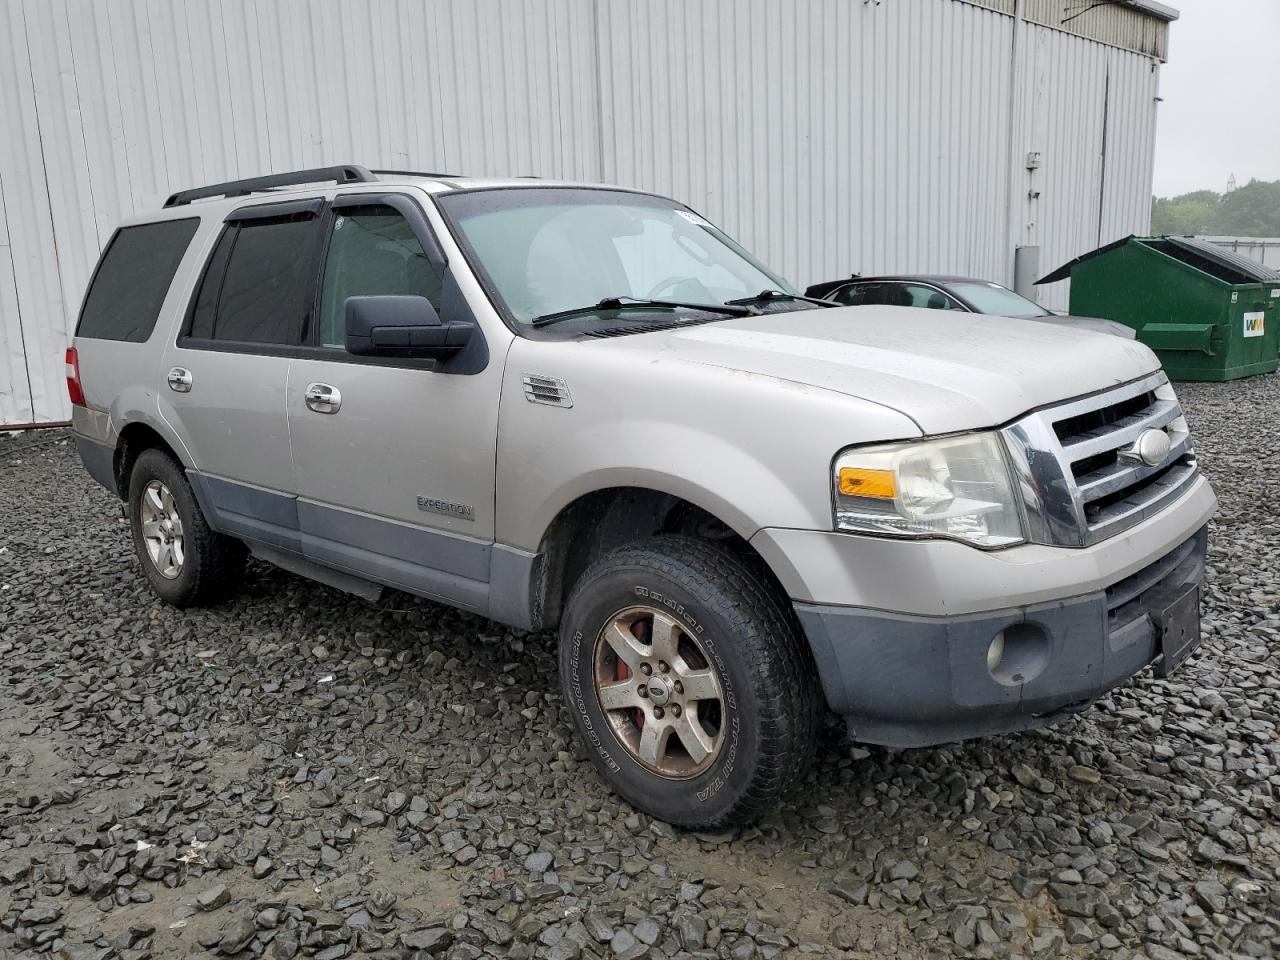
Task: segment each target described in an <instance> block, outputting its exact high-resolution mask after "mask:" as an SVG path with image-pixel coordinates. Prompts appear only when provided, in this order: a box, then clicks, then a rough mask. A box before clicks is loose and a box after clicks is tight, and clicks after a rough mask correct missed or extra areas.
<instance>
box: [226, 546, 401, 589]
mask: <svg viewBox="0 0 1280 960" xmlns="http://www.w3.org/2000/svg"><path fill="white" fill-rule="evenodd" d="M249 552H250V553H252V554H253V555H254V556H255V557H257V558H258V559H259V560H265V561H266V562H267V563H270V564H272V565H274V566H277V567H279V568H280V569H281V570H288V571H289V572H290V573H296V574H297V575H298V576H300V577H306V578H307V579H309V580H315V581H316V582H317V583H323V584H324V585H325V586H327V587H333V588H334V589H336V590H342V591H344V592H346V593H353V594H355V595H356V596H357V597H361V598H363V599H365V600H368V601H370V602H372V603H376V602H377V601H378V600H380V599H381V598H382V591H383V589H384V588H383V586H382V584H380V583H373V582H372V581H369V580H365V579H364V578H363V577H357V576H354V575H353V574H350V573H343V572H342V571H341V570H335V569H333V567H326V566H324V565H323V564H320V563H316V562H315V561H314V560H308V559H307V558H306V557H300V556H298V555H297V554H296V553H290V552H289V551H287V550H281V549H279V548H277V547H272V546H268V545H267V544H265V543H256V542H251V543H250V544H249Z"/></svg>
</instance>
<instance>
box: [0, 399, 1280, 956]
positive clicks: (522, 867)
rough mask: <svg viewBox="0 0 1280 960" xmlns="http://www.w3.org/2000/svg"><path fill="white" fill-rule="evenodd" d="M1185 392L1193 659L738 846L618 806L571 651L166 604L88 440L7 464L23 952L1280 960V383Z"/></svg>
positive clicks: (6, 554) (920, 759)
mask: <svg viewBox="0 0 1280 960" xmlns="http://www.w3.org/2000/svg"><path fill="white" fill-rule="evenodd" d="M1181 394H1182V397H1183V400H1184V402H1185V404H1186V406H1187V407H1188V409H1189V411H1190V413H1191V415H1192V420H1193V426H1194V427H1195V429H1196V431H1197V436H1198V443H1199V448H1200V451H1201V454H1202V457H1203V462H1204V465H1205V469H1206V470H1207V472H1208V473H1209V475H1210V476H1211V477H1212V478H1213V479H1214V481H1215V483H1216V486H1217V490H1218V493H1219V496H1220V497H1221V500H1222V510H1221V513H1220V514H1219V517H1218V519H1217V522H1216V524H1215V529H1214V534H1213V538H1212V542H1211V546H1210V551H1211V562H1210V572H1209V583H1208V587H1207V592H1206V597H1205V600H1206V606H1205V613H1206V620H1205V629H1206V643H1205V646H1204V648H1203V649H1202V651H1201V652H1200V653H1199V654H1198V655H1197V656H1195V657H1194V658H1193V659H1192V660H1191V661H1189V663H1188V664H1187V665H1186V666H1184V667H1183V669H1182V670H1181V671H1180V672H1179V673H1178V674H1177V675H1176V676H1175V677H1174V678H1173V679H1172V680H1171V681H1159V680H1156V679H1154V678H1153V677H1151V676H1150V675H1149V674H1148V675H1145V676H1143V677H1140V678H1139V679H1138V680H1137V681H1136V682H1134V683H1133V684H1132V685H1130V686H1127V687H1124V688H1123V689H1121V690H1119V691H1116V692H1115V693H1113V694H1112V695H1111V696H1109V697H1107V698H1106V699H1105V700H1104V701H1103V702H1102V703H1100V704H1099V705H1098V706H1097V707H1095V708H1094V709H1093V710H1091V711H1089V712H1087V713H1085V714H1084V715H1082V716H1080V717H1077V718H1073V719H1072V720H1070V721H1067V722H1065V723H1064V724H1063V725H1061V726H1059V727H1057V728H1055V729H1053V730H1049V731H1043V732H1040V733H1036V734H1027V735H1023V736H1015V737H1004V738H999V739H992V740H986V741H979V742H975V743H968V744H963V745H958V746H949V747H943V748H936V749H929V750H914V751H886V750H880V749H870V750H868V749H863V748H860V747H858V746H856V745H854V744H852V743H850V742H849V741H848V740H847V738H846V737H845V736H844V734H843V732H842V730H841V728H840V727H839V726H838V725H837V724H835V723H834V722H833V723H832V724H830V725H829V727H828V728H827V729H826V730H825V731H824V734H823V738H822V741H821V743H820V744H819V750H818V759H817V762H816V764H815V766H814V768H813V771H812V773H811V774H810V776H809V779H808V781H807V783H806V784H805V785H804V788H803V790H801V791H799V793H798V794H797V796H796V798H795V799H793V800H792V801H791V802H789V803H788V804H786V805H785V806H784V807H783V808H782V809H781V810H780V811H779V812H778V813H777V814H776V815H775V816H773V817H771V818H770V819H768V820H767V821H765V822H763V823H761V824H759V825H758V826H757V827H754V828H751V829H747V830H742V831H737V832H733V833H726V834H690V833H677V832H675V831H673V830H672V829H671V828H669V827H667V826H665V825H663V824H661V823H657V822H654V821H652V820H650V819H648V818H647V817H645V816H642V815H639V814H637V813H636V812H634V811H633V810H631V809H630V808H629V807H627V806H626V805H625V804H623V803H621V802H620V801H618V800H617V799H615V798H614V796H613V795H612V794H611V793H610V792H609V790H608V789H607V788H606V787H605V786H604V785H603V783H602V782H601V781H600V780H599V779H598V778H597V777H596V776H595V774H594V773H593V772H592V769H591V767H590V765H589V764H588V763H587V761H586V760H585V758H584V756H583V754H582V753H581V751H580V750H579V749H578V747H577V745H576V743H575V742H574V741H573V740H572V738H571V737H570V734H569V727H568V722H567V720H568V718H567V716H566V715H565V713H564V711H563V709H562V703H561V699H560V696H559V694H558V692H557V677H556V666H555V657H554V654H553V650H554V647H553V640H552V638H551V637H549V636H540V635H534V636H525V635H521V634H518V633H512V632H510V631H508V630H506V629H505V628H502V627H499V626H497V625H495V624H492V623H489V622H486V621H484V620H481V619H478V618H476V617H472V616H468V615H465V614H461V613H457V612H454V611H452V610H449V609H447V608H444V607H440V606H436V605H433V604H431V603H427V602H425V601H418V600H415V599H412V598H408V597H404V596H400V595H395V596H392V597H391V598H389V599H388V600H386V601H384V602H383V604H382V605H381V606H377V607H374V606H370V605H368V604H365V603H363V602H361V601H356V600H352V599H349V598H348V597H346V596H345V595H343V594H340V593H337V592H335V591H332V590H328V589H326V588H324V587H320V586H317V585H314V584H312V583H310V582H307V581H304V580H301V579H299V578H296V577H294V576H291V575H289V574H286V573H283V572H280V571H277V570H275V569H273V568H269V567H265V566H260V565H254V566H253V567H252V568H251V571H250V576H249V582H248V585H247V588H246V590H245V592H244V593H243V594H242V595H241V596H240V597H239V598H238V599H237V600H236V601H235V602H233V603H230V604H228V605H225V606H223V607H219V608H217V609H212V610H204V611H189V612H182V611H178V610H173V609H169V608H166V607H163V606H161V605H159V604H158V602H157V601H156V600H155V599H154V598H153V597H152V595H151V594H150V593H149V592H148V590H147V589H146V587H145V585H144V583H143V581H142V579H141V578H140V576H139V575H138V573H137V570H136V567H135V562H134V558H133V555H132V551H131V547H130V543H129V539H128V531H127V527H126V525H125V524H124V522H123V521H122V520H121V519H120V511H119V506H118V504H116V503H114V502H113V501H112V500H111V499H110V498H109V497H108V495H107V494H106V493H105V492H104V491H102V490H101V489H99V488H98V487H96V486H95V485H93V483H92V482H91V481H90V480H89V478H88V477H87V476H86V475H85V474H84V472H83V471H82V470H81V468H80V466H79V462H78V460H77V459H76V457H75V453H74V450H73V449H72V446H71V444H70V443H69V441H68V436H67V434H66V433H64V432H54V433H50V432H35V433H28V434H24V435H19V436H10V437H8V438H5V437H4V436H3V435H0V958H7V957H18V956H23V957H26V956H42V955H45V954H50V953H53V954H56V955H59V956H62V957H67V958H82V957H83V958H107V957H113V956H119V957H123V958H145V957H148V956H157V957H159V956H178V955H184V954H198V955H199V954H205V953H215V954H222V955H232V954H239V955H242V956H246V957H248V956H257V955H266V956H270V957H276V958H289V957H293V956H314V957H317V958H323V960H335V958H340V957H345V956H352V955H357V954H372V955H377V956H385V957H402V956H411V955H415V954H416V955H417V956H423V957H425V956H442V957H452V958H459V960H463V958H476V957H481V956H499V957H502V956H508V957H549V958H575V957H601V958H604V957H612V956H616V957H623V958H638V957H645V956H647V957H674V956H684V957H689V956H694V957H725V958H729V957H733V958H747V957H781V956H786V957H792V956H804V955H819V956H832V957H885V956H894V955H897V956H901V957H919V958H924V957H933V956H950V955H961V956H979V957H1003V956H1024V957H1039V956H1078V957H1083V956H1096V955H1106V956H1109V957H1111V956H1114V957H1121V958H1123V957H1128V956H1142V955H1145V956H1146V957H1149V958H1151V960H1167V958H1173V957H1183V956H1187V957H1199V956H1204V957H1225V956H1247V957H1263V956H1275V955H1277V954H1280V883H1277V872H1278V871H1280V828H1278V827H1277V822H1276V816H1275V814H1276V806H1277V799H1278V798H1280V772H1278V770H1277V762H1278V761H1280V744H1278V742H1277V722H1278V721H1280V698H1278V697H1277V687H1278V681H1277V666H1278V665H1280V659H1278V657H1277V652H1276V651H1277V647H1276V640H1277V631H1278V629H1280V599H1278V597H1280V594H1278V593H1277V590H1278V588H1277V562H1278V561H1280V521H1278V520H1277V511H1278V509H1280V492H1278V491H1280V466H1278V465H1277V460H1276V457H1275V452H1276V450H1277V449H1280V377H1276V376H1271V377H1263V378H1255V379H1252V380H1248V381H1243V382H1238V383H1233V384H1222V385H1183V386H1182V388H1181Z"/></svg>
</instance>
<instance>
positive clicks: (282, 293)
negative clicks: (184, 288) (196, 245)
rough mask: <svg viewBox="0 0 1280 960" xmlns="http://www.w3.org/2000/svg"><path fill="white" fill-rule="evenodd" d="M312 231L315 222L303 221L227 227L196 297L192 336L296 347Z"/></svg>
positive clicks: (294, 219)
mask: <svg viewBox="0 0 1280 960" xmlns="http://www.w3.org/2000/svg"><path fill="white" fill-rule="evenodd" d="M315 225H316V221H315V218H314V217H311V216H306V217H281V218H279V219H271V220H266V219H264V220H246V221H243V222H241V223H237V224H231V225H230V226H228V227H227V229H226V232H225V233H224V234H223V236H222V238H221V239H220V240H219V241H218V245H217V247H215V248H214V251H213V254H212V256H211V257H210V259H209V267H208V269H206V271H205V276H204V280H203V281H202V282H201V285H200V292H199V294H197V296H196V302H195V307H194V310H193V313H192V322H191V336H193V337H198V338H202V339H210V340H227V341H235V342H238V343H273V344H277V343H279V344H284V343H297V342H298V333H299V329H300V326H301V319H302V312H303V307H304V305H305V303H304V301H305V299H306V296H307V289H308V284H307V276H308V273H309V272H310V270H311V269H312V267H311V263H312V241H313V240H314V237H315ZM223 263H225V268H224V267H223Z"/></svg>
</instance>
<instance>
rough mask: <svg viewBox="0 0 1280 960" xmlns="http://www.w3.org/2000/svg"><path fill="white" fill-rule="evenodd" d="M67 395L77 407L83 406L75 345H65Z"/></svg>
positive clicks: (78, 361) (78, 359) (82, 389)
mask: <svg viewBox="0 0 1280 960" xmlns="http://www.w3.org/2000/svg"><path fill="white" fill-rule="evenodd" d="M67 395H68V396H70V397H71V402H72V404H74V405H75V406H77V407H83V406H84V405H85V404H84V387H82V386H81V385H80V358H79V357H78V356H76V348H75V347H67Z"/></svg>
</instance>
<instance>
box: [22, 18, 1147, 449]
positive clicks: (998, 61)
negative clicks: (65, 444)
mask: <svg viewBox="0 0 1280 960" xmlns="http://www.w3.org/2000/svg"><path fill="white" fill-rule="evenodd" d="M1014 32H1015V31H1014V21H1013V20H1012V18H1010V17H1008V16H1005V15H1003V14H1001V13H998V12H995V11H992V10H988V9H983V8H981V7H977V6H972V5H970V4H968V3H961V2H953V0H885V2H883V3H881V4H867V3H862V2H858V0H205V2H200V3H173V2H170V0H0V130H2V131H4V133H3V135H0V423H5V424H13V423H25V422H31V421H50V420H60V419H64V418H66V417H67V416H68V415H69V410H68V406H67V402H66V398H65V389H64V384H63V368H62V351H63V349H64V347H65V345H66V339H67V336H68V331H69V330H71V328H72V327H73V326H74V322H75V319H74V318H75V314H76V311H77V310H78V307H79V301H80V297H81V295H82V292H83V287H84V284H85V282H86V281H87V278H88V276H89V273H90V272H91V270H92V268H93V264H94V262H95V259H96V257H97V254H98V251H99V249H100V248H101V245H102V244H103V243H104V242H105V241H106V239H107V238H108V237H109V236H110V233H111V230H112V229H113V227H114V226H115V224H116V223H117V222H118V221H119V220H120V219H122V218H123V217H125V216H128V215H130V214H132V213H134V212H136V211H138V210H142V209H147V208H151V207H155V206H157V205H158V204H159V203H160V202H161V201H162V199H163V197H164V196H165V195H166V194H168V193H169V192H171V191H173V190H175V189H180V188H182V187H187V186H193V185H198V184H202V183H209V182H215V181H219V180H225V179H230V178H234V177H242V176H254V175H258V174H262V173H267V172H274V171H280V170H287V169H291V168H299V167H308V166H319V165H323V164H328V163H338V162H356V163H363V164H366V165H368V166H374V167H376V166H383V167H403V168H409V169H425V170H442V171H447V172H453V173H475V174H499V175H502V174H507V175H509V174H536V175H541V176H548V177H565V178H571V179H583V180H604V181H610V182H617V183H623V184H627V185H631V186H638V187H643V188H647V189H652V190H655V191H658V192H661V193H666V194H670V195H672V196H675V197H677V198H679V199H681V200H684V201H685V202H687V203H689V204H690V205H692V206H693V207H695V208H697V209H699V210H701V211H702V212H703V213H705V214H706V215H707V216H709V217H710V218H712V219H713V220H715V221H717V222H718V223H720V224H721V225H723V226H724V227H725V228H726V229H727V230H728V231H729V232H730V233H732V234H734V235H735V236H737V237H738V238H739V239H740V240H742V242H743V243H744V244H745V245H746V246H747V247H748V248H750V249H752V250H754V251H756V252H757V253H758V254H760V255H761V256H762V258H763V259H765V260H766V261H767V262H769V263H771V264H772V265H774V266H775V267H777V268H778V269H780V270H781V271H782V272H783V273H785V274H786V275H788V276H790V277H791V278H792V279H794V280H796V281H798V282H801V283H809V282H812V281H814V280H818V279H827V278H830V277H833V276H839V275H841V274H843V273H848V272H850V271H854V270H856V271H858V272H862V273H865V272H869V271H881V270H912V271H947V272H958V273H972V274H977V275H982V276H989V277H992V278H994V279H1003V280H1006V281H1007V280H1010V279H1011V272H1012V249H1011V248H1012V245H1013V243H1015V242H1038V243H1041V244H1043V246H1044V254H1043V256H1044V266H1045V268H1046V270H1047V269H1048V268H1050V267H1051V266H1056V265H1057V264H1058V263H1060V262H1062V261H1064V260H1066V259H1069V258H1070V257H1072V256H1075V255H1076V254H1078V253H1081V252H1083V251H1084V250H1087V249H1090V248H1091V247H1093V246H1096V245H1097V242H1098V241H1100V240H1102V241H1105V240H1109V239H1112V238H1114V237H1117V236H1121V235H1123V234H1125V233H1130V232H1141V231H1144V230H1145V229H1146V227H1147V222H1148V220H1147V218H1148V215H1149V203H1150V179H1151V154H1152V131H1153V124H1154V116H1155V114H1154V99H1153V98H1154V96H1155V83H1156V65H1155V61H1153V60H1151V59H1150V58H1148V57H1146V56H1142V55H1139V54H1134V53H1129V52H1125V51H1122V50H1119V49H1117V48H1113V47H1108V46H1103V45H1102V44H1100V43H1097V42H1094V41H1091V40H1086V39H1082V38H1079V37H1073V36H1069V35H1067V34H1063V33H1060V32H1057V31H1053V30H1049V29H1048V28H1045V27H1040V26H1036V25H1034V24H1025V25H1024V26H1023V27H1022V34H1021V36H1020V38H1019V43H1018V46H1019V54H1018V57H1017V77H1016V79H1015V78H1014V77H1013V76H1012V73H1013V69H1014V60H1013V55H1012V51H1013V37H1014ZM1108 77H1109V78H1110V79H1109V80H1108ZM1011 91H1017V92H1018V96H1017V97H1016V99H1015V101H1014V102H1013V103H1012V104H1011V103H1010V94H1011ZM1104 103H1107V104H1108V106H1107V108H1106V109H1105V111H1104V109H1103V104H1104ZM1104 113H1105V115H1106V117H1107V118H1108V119H1107V147H1106V164H1105V178H1104V176H1103V159H1102V123H1103V115H1104ZM1011 121H1012V124H1013V126H1012V127H1011V126H1010V123H1011ZM1032 150H1036V151H1040V152H1041V154H1042V156H1043V158H1044V165H1043V167H1042V168H1041V169H1040V170H1039V171H1037V172H1035V173H1028V171H1026V170H1025V169H1023V162H1024V160H1025V156H1026V154H1027V152H1029V151H1032ZM1104 182H1105V186H1104ZM1032 186H1035V187H1036V188H1037V189H1039V190H1040V191H1041V196H1040V199H1039V200H1038V201H1030V200H1026V199H1025V196H1026V192H1027V191H1028V190H1029V189H1031V187H1032ZM1063 297H1064V294H1063V293H1062V292H1061V291H1050V293H1049V297H1048V299H1049V302H1051V303H1055V304H1060V303H1062V302H1063Z"/></svg>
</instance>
